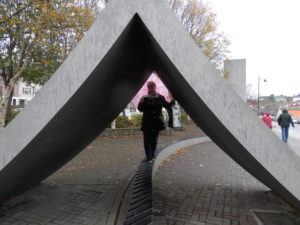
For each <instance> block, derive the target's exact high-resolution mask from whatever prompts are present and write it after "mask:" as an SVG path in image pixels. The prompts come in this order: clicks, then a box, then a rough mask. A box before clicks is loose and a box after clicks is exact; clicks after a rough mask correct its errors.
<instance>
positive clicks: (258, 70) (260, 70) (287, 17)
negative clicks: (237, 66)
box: [205, 0, 300, 96]
mask: <svg viewBox="0 0 300 225" xmlns="http://www.w3.org/2000/svg"><path fill="white" fill-rule="evenodd" d="M205 1H206V2H209V4H210V5H211V7H212V9H213V11H214V12H216V13H217V18H218V20H219V23H220V25H219V27H220V29H221V30H222V31H223V32H224V33H226V34H227V35H228V37H229V39H230V40H231V47H230V50H231V54H230V58H231V59H239V58H245V59H246V62H247V84H249V83H251V84H252V87H253V92H254V93H257V87H258V77H259V76H260V78H261V81H262V80H263V79H266V80H267V82H261V83H260V84H261V85H260V93H261V94H262V95H270V94H275V95H280V94H283V95H290V96H292V95H296V94H299V93H300V68H299V66H300V13H299V11H300V0H285V1H281V0H226V1H225V0H205Z"/></svg>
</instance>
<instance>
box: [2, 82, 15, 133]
mask: <svg viewBox="0 0 300 225" xmlns="http://www.w3.org/2000/svg"><path fill="white" fill-rule="evenodd" d="M14 85H15V83H14V84H13V85H10V84H9V85H7V86H6V87H5V88H4V95H3V99H2V101H1V103H0V129H3V128H4V127H5V121H6V116H7V112H8V108H9V105H10V101H9V100H10V99H11V98H10V96H11V95H12V91H13V89H14Z"/></svg>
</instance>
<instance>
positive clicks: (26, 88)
mask: <svg viewBox="0 0 300 225" xmlns="http://www.w3.org/2000/svg"><path fill="white" fill-rule="evenodd" d="M23 94H24V95H31V94H32V90H31V88H28V87H24V88H23Z"/></svg>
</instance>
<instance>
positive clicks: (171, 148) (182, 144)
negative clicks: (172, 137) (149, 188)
mask: <svg viewBox="0 0 300 225" xmlns="http://www.w3.org/2000/svg"><path fill="white" fill-rule="evenodd" d="M207 142H211V139H210V138H209V137H206V136H205V137H196V138H189V139H184V140H179V141H178V142H176V143H171V144H170V145H167V146H165V147H163V149H161V151H160V152H159V153H158V155H157V156H156V157H155V160H154V164H153V169H152V179H153V178H154V176H155V173H156V171H157V169H158V167H159V165H160V164H161V163H162V162H163V161H164V160H165V159H166V158H168V157H169V156H170V155H172V154H173V153H175V152H176V151H177V150H178V149H180V148H186V147H188V146H192V145H197V144H202V143H207Z"/></svg>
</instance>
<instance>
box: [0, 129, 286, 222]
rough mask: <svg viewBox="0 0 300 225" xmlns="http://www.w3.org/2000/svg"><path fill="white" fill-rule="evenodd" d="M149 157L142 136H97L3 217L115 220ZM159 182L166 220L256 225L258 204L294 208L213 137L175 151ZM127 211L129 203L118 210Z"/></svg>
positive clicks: (3, 210)
mask: <svg viewBox="0 0 300 225" xmlns="http://www.w3.org/2000/svg"><path fill="white" fill-rule="evenodd" d="M201 135H203V133H202V132H201V131H200V129H198V128H197V127H196V126H194V125H190V126H187V130H186V131H185V132H173V135H172V136H161V137H160V139H159V143H160V145H164V144H167V143H170V142H171V141H173V140H176V139H181V138H188V137H195V136H201ZM143 158H144V152H143V143H142V137H141V136H130V137H120V138H103V137H99V138H97V139H96V140H94V141H93V142H92V143H91V144H90V145H89V146H88V147H87V148H86V149H85V150H83V151H82V152H81V153H80V154H79V155H78V156H76V157H75V158H74V159H73V160H71V161H70V162H69V163H67V164H66V165H65V166H64V167H62V168H61V169H60V170H58V171H57V172H56V173H54V174H53V175H52V176H50V177H49V178H48V179H46V180H45V181H44V182H43V183H42V184H41V185H38V186H37V187H34V188H32V189H31V190H29V191H27V192H25V193H23V194H20V195H18V196H16V197H15V198H12V199H11V200H9V201H7V202H5V203H4V204H2V205H0V225H18V224H19V225H34V224H35V225H36V224H44V225H63V224H64V225H71V224H74V225H77V224H80V225H94V224H95V225H96V224H99V225H102V224H103V225H104V224H107V225H113V224H114V220H113V219H114V217H115V216H116V214H117V213H118V206H119V202H120V200H121V199H122V194H123V192H124V190H126V188H127V187H128V184H129V182H130V179H131V178H132V175H133V174H134V173H135V171H136V169H137V166H138V165H139V163H140V161H141V160H142V159H143ZM153 187H154V190H155V193H154V194H155V201H154V205H155V210H156V212H158V213H156V215H157V216H156V217H155V218H158V217H159V218H163V219H164V220H165V221H166V223H167V224H168V225H204V224H205V225H213V224H214V225H216V224H224V225H226V224H228V225H229V224H230V225H234V224H241V225H250V224H257V223H256V221H255V219H254V216H253V214H252V213H251V211H250V210H252V209H260V210H264V209H268V210H283V211H284V212H287V211H289V210H290V209H289V208H287V206H286V205H285V204H284V203H282V202H280V200H279V199H278V198H277V197H276V196H274V195H273V193H272V192H271V191H270V190H269V189H268V188H266V187H265V186H264V185H262V184H261V183H260V182H258V181H256V180H255V179H254V178H252V177H251V176H250V175H248V174H247V173H246V172H245V171H244V170H243V169H241V168H240V167H239V166H238V165H237V164H236V163H235V162H233V161H232V160H231V159H229V158H228V157H227V156H226V155H225V154H224V153H223V152H222V151H221V150H220V149H218V148H217V147H216V146H215V145H214V144H213V143H210V144H203V145H200V146H194V147H190V148H187V151H185V152H181V154H175V155H173V156H171V157H170V158H169V159H168V160H166V161H165V162H164V163H163V165H162V166H161V167H160V168H159V170H158V173H157V176H156V177H155V180H154V184H153ZM127 201H129V199H126V198H124V199H123V201H122V202H123V204H126V203H127ZM122 213H123V214H125V213H126V210H122V209H121V212H120V215H119V218H122V217H123V218H124V215H123V214H122ZM119 222H120V221H119ZM118 224H119V223H118ZM153 224H154V223H153ZM280 225H285V224H280Z"/></svg>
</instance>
